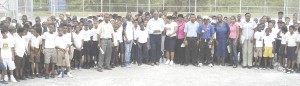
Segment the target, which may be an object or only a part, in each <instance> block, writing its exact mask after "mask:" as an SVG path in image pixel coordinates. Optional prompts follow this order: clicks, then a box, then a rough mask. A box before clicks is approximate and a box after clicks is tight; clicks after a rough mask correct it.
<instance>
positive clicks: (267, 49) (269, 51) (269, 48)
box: [263, 28, 275, 69]
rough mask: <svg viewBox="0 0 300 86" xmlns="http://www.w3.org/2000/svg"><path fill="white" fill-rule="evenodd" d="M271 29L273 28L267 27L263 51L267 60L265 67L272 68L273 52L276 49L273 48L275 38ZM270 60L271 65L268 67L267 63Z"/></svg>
mask: <svg viewBox="0 0 300 86" xmlns="http://www.w3.org/2000/svg"><path fill="white" fill-rule="evenodd" d="M271 29H272V28H267V29H266V32H265V35H264V37H263V48H264V50H263V51H264V52H263V56H264V60H265V65H264V69H265V68H271V69H272V66H273V65H272V64H273V62H272V61H273V52H274V50H275V49H273V48H274V47H275V46H274V45H275V43H274V41H275V39H274V37H273V35H271V32H270V31H271ZM268 61H269V66H268V67H267V63H268Z"/></svg>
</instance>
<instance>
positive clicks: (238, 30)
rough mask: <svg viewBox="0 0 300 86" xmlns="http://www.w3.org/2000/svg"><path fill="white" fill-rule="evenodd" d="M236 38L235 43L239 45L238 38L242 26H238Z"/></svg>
mask: <svg viewBox="0 0 300 86" xmlns="http://www.w3.org/2000/svg"><path fill="white" fill-rule="evenodd" d="M236 35H237V36H236V39H235V41H234V43H235V45H237V42H238V39H239V37H240V26H238V27H237V28H236Z"/></svg>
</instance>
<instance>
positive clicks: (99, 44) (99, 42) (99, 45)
mask: <svg viewBox="0 0 300 86" xmlns="http://www.w3.org/2000/svg"><path fill="white" fill-rule="evenodd" d="M101 29H102V28H101V25H100V24H99V25H98V32H97V35H98V48H100V47H101V34H102V30H101Z"/></svg>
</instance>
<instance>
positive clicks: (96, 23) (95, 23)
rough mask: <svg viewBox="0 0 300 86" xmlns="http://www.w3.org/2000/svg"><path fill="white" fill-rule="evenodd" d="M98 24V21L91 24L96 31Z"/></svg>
mask: <svg viewBox="0 0 300 86" xmlns="http://www.w3.org/2000/svg"><path fill="white" fill-rule="evenodd" d="M98 24H99V22H98V21H94V22H93V25H94V28H95V29H97V28H98Z"/></svg>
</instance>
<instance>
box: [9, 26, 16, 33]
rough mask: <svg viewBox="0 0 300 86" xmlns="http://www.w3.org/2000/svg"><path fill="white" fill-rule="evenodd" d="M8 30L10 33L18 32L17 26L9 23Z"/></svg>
mask: <svg viewBox="0 0 300 86" xmlns="http://www.w3.org/2000/svg"><path fill="white" fill-rule="evenodd" d="M8 31H9V33H15V32H16V27H15V26H12V25H9V26H8Z"/></svg>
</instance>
